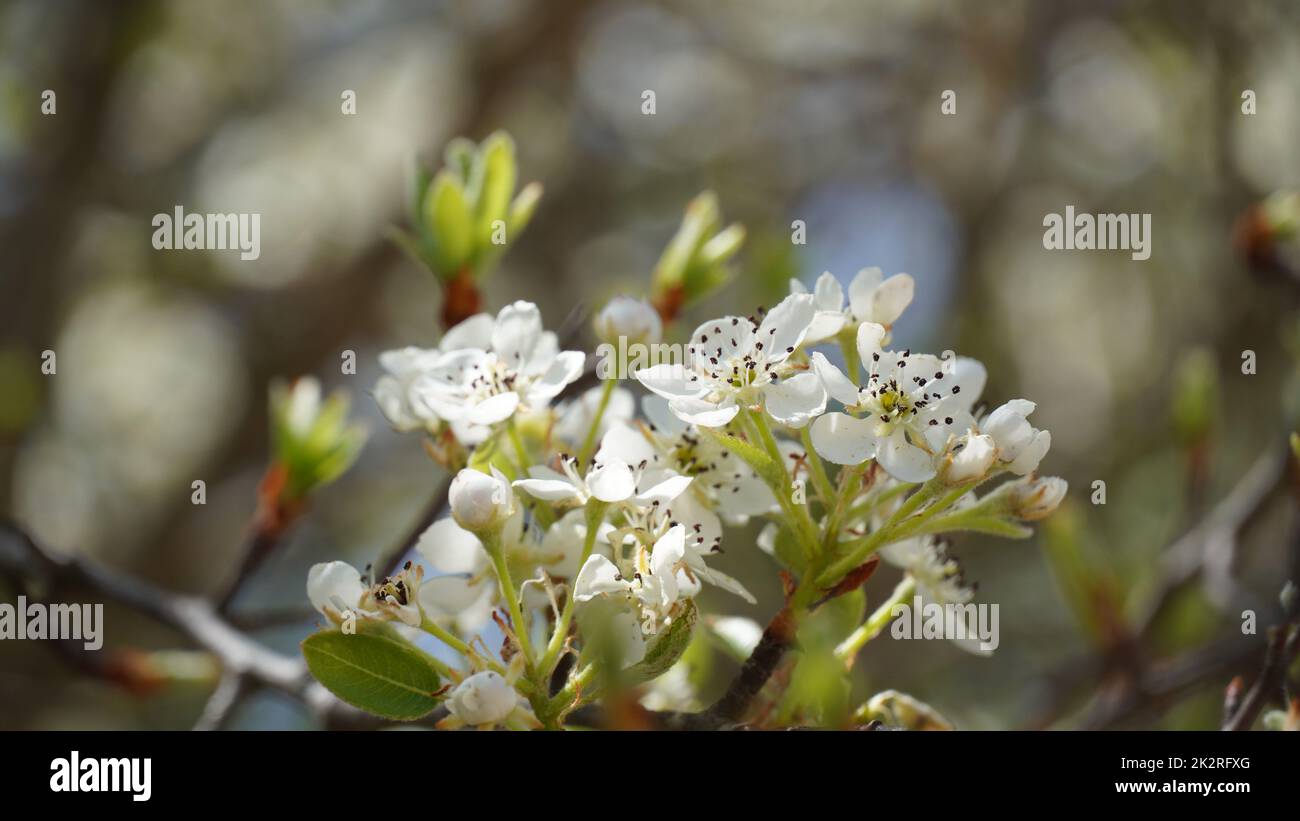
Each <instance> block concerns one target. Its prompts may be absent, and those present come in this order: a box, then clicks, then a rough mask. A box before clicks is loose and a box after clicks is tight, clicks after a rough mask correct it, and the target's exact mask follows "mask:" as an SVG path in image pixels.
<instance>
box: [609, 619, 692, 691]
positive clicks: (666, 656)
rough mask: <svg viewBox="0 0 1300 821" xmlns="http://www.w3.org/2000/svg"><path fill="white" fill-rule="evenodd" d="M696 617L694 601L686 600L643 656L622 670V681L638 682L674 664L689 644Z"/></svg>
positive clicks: (627, 682)
mask: <svg viewBox="0 0 1300 821" xmlns="http://www.w3.org/2000/svg"><path fill="white" fill-rule="evenodd" d="M698 618H699V610H697V609H696V607H695V602H693V601H691V602H687V603H686V607H685V609H683V610H682V613H681V615H679V616H678V617H677V618H676V619H674V620H673V623H672V624H670V625H669V626H668V629H667V630H665V631H664V632H662V633H660V634H659V636H658V637H657V638H656V639H655V640H654V641H653V642H651V643H650V646H649V647H647V648H646V651H645V658H643V659H641V661H640V662H638V663H637V664H634V665H632V666H631V667H629V668H627V669H626V670H624V671H623V675H622V678H621V680H622V682H623V683H625V684H640V683H641V682H643V681H650V680H651V679H656V678H659V676H661V675H663V674H664V673H666V672H668V668H669V667H672V666H673V665H674V664H676V663H677V660H678V659H679V658H681V657H682V654H683V653H685V652H686V648H687V647H689V646H690V644H691V635H692V632H693V631H694V629H695V622H696V620H697V619H698Z"/></svg>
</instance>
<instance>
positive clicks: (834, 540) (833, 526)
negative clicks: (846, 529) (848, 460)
mask: <svg viewBox="0 0 1300 821" xmlns="http://www.w3.org/2000/svg"><path fill="white" fill-rule="evenodd" d="M869 464H870V463H869V462H863V463H862V464H860V465H851V466H848V467H845V468H842V469H841V470H840V486H839V489H838V490H837V491H836V493H835V503H834V504H833V505H832V506H831V509H830V513H828V514H827V516H826V526H825V530H824V531H822V552H823V553H825V554H826V555H831V554H832V553H833V551H834V550H835V546H836V544H838V543H839V535H840V526H841V524H842V523H843V522H844V508H845V507H846V506H847V505H848V503H849V500H850V499H851V498H852V497H853V493H854V490H855V486H856V485H857V481H858V479H859V477H861V476H862V474H863V473H864V472H865V471H866V469H867V466H868V465H869Z"/></svg>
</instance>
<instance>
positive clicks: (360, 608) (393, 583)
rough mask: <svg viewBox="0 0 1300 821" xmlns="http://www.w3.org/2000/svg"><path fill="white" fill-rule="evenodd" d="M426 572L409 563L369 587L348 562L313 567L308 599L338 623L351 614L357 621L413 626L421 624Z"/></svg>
mask: <svg viewBox="0 0 1300 821" xmlns="http://www.w3.org/2000/svg"><path fill="white" fill-rule="evenodd" d="M423 575H424V571H423V569H422V568H419V567H413V566H411V565H410V564H409V563H408V565H407V566H406V567H405V568H403V569H402V570H401V572H399V573H398V574H397V575H395V576H391V577H389V578H385V579H383V580H382V581H380V582H378V583H376V584H372V585H367V584H365V583H364V582H363V581H362V578H361V574H360V573H359V572H358V571H357V569H356V568H355V567H353V566H352V565H350V564H348V563H347V562H324V563H321V564H315V565H312V567H311V569H310V570H309V571H308V572H307V598H308V599H310V600H311V603H312V606H313V607H315V608H316V610H317V611H318V612H319V613H320V614H321V615H323V616H325V617H326V618H328V619H329V620H330V621H332V622H334V623H335V624H339V623H341V622H342V621H343V620H344V619H345V618H346V617H347V614H348V613H351V614H352V615H353V616H355V617H356V618H358V619H369V620H374V621H389V620H397V621H401V622H402V623H404V624H407V625H409V626H412V627H418V626H419V624H420V620H421V619H420V607H419V604H418V603H417V599H418V597H419V594H420V588H421V586H422V585H421V580H422V578H423Z"/></svg>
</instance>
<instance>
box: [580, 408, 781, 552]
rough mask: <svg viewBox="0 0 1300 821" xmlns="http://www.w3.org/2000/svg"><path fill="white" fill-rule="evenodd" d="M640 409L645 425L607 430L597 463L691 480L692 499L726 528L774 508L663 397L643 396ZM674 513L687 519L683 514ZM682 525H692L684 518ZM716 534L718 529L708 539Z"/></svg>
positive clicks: (755, 482)
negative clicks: (610, 462) (618, 462)
mask: <svg viewBox="0 0 1300 821" xmlns="http://www.w3.org/2000/svg"><path fill="white" fill-rule="evenodd" d="M641 408H642V410H643V412H644V413H645V415H646V419H647V421H648V423H649V424H648V425H642V424H638V425H637V426H636V427H633V426H632V425H630V424H618V425H613V426H611V427H610V429H609V431H608V432H607V433H606V434H605V435H604V436H603V437H602V438H601V440H600V448H599V450H597V451H596V458H597V459H598V460H605V459H621V460H623V461H625V462H627V463H628V464H630V465H639V464H641V463H642V462H645V463H646V465H647V468H646V474H647V476H653V475H655V474H654V472H655V471H656V470H659V471H669V472H672V473H677V474H681V475H684V476H690V477H692V478H693V479H694V480H695V481H694V482H693V483H692V485H691V491H692V493H691V495H692V496H693V497H694V498H695V499H696V500H699V501H702V502H703V503H704V504H706V505H707V506H708V507H709V508H711V509H713V510H716V511H717V513H718V515H719V516H722V517H723V518H724V519H726V520H727V522H728V523H729V524H735V525H742V524H744V523H745V522H746V521H747V520H748V518H749V517H750V516H757V515H760V514H764V513H768V512H770V511H772V510H774V509H775V508H776V507H777V503H776V499H775V497H773V496H772V491H771V490H770V489H769V488H768V486H767V485H766V484H764V483H763V480H762V479H760V478H759V477H758V475H757V474H756V473H755V472H754V470H753V468H751V467H750V466H749V465H747V464H746V463H745V462H744V461H743V460H742V459H741V458H740V457H738V456H736V455H735V454H734V453H732V452H731V451H729V450H727V449H726V448H724V447H723V446H722V445H721V444H719V443H718V442H717V441H716V440H714V439H713V438H711V437H709V436H706V435H704V434H702V433H701V432H700V431H699V430H698V429H697V428H695V426H693V425H688V424H686V423H685V422H682V421H681V420H680V419H678V418H677V417H676V416H674V415H673V414H672V412H671V411H669V410H668V402H667V401H666V400H664V398H663V397H660V396H654V395H651V396H646V397H645V398H644V399H643V400H642V403H641ZM678 513H679V515H683V516H685V515H687V514H686V511H684V510H679V511H678ZM683 521H686V522H687V523H688V524H689V523H691V519H689V518H685V519H683ZM705 524H706V529H709V528H708V523H707V522H706V523H705ZM720 534H721V530H720V528H719V532H718V533H717V534H712V533H711V534H710V539H712V537H713V535H720Z"/></svg>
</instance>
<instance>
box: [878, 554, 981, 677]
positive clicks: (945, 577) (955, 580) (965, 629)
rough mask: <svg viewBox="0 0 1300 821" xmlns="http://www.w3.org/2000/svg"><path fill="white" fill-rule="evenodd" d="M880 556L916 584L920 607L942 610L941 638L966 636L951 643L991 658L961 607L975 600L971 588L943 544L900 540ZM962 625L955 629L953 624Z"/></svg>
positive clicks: (966, 613)
mask: <svg viewBox="0 0 1300 821" xmlns="http://www.w3.org/2000/svg"><path fill="white" fill-rule="evenodd" d="M880 555H881V557H882V558H884V560H885V561H887V562H889V563H890V564H892V565H894V566H896V567H900V568H902V569H903V570H905V571H907V573H908V575H910V576H911V577H912V579H913V580H914V581H915V582H916V593H917V596H918V597H919V598H920V600H921V606H922V607H925V605H927V604H929V603H932V602H933V603H934V604H937V605H939V606H940V607H942V608H943V613H944V620H945V622H947V624H945V629H944V635H947V636H966V638H958V639H953V640H952V641H953V644H955V645H957V646H958V647H960V648H961V649H963V650H966V651H967V652H970V653H973V654H975V655H977V656H988V655H992V652H993V651H992V650H991V649H986V648H984V647H983V646H981V642H980V641H979V639H977V638H973V637H975V636H978V635H979V631H978V629H977V626H976V625H974V624H971V619H972V618H974V616H975V614H974V613H973V612H970V609H968V608H964V607H946V606H945V605H950V604H952V605H964V604H966V603H968V602H970V601H971V600H972V599H974V598H975V588H974V587H973V586H972V585H968V584H966V581H965V578H964V576H963V573H962V568H961V563H960V562H958V561H957V560H956V559H955V558H953V557H951V556H949V555H948V552H947V549H946V548H945V546H944V543H943V542H942V541H940V540H939V539H937V538H935V537H933V536H921V537H917V538H913V539H904V540H903V541H900V542H895V543H894V544H891V545H886V546H885V547H882V548H881V549H880ZM959 619H960V620H962V621H963V623H962V624H960V625H958V624H957V620H959Z"/></svg>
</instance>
